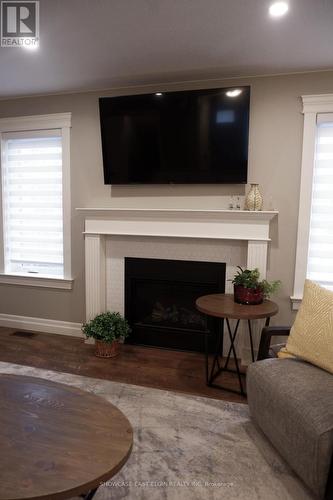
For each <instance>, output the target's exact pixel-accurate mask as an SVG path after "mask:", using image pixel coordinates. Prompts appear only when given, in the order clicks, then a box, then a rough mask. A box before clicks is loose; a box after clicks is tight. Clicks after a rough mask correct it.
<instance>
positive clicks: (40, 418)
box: [0, 375, 133, 500]
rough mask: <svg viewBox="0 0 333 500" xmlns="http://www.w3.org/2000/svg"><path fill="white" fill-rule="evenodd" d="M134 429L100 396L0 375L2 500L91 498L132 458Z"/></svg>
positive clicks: (46, 382) (43, 381)
mask: <svg viewBox="0 0 333 500" xmlns="http://www.w3.org/2000/svg"><path fill="white" fill-rule="evenodd" d="M132 442H133V431H132V427H131V424H130V423H129V421H128V420H127V418H126V417H125V416H124V415H123V413H121V411H120V410H118V409H117V408H116V407H115V406H113V405H112V404H110V403H108V402H107V401H106V400H104V399H102V398H101V397H98V396H95V395H94V394H90V393H89V392H85V391H82V390H80V389H76V388H75V387H72V386H68V385H64V384H58V383H55V382H50V381H49V380H43V379H39V378H34V377H25V376H17V375H0V500H21V499H37V498H38V499H47V498H49V499H52V500H57V499H64V498H70V497H72V496H77V495H82V494H86V498H92V496H93V495H94V493H95V491H96V489H97V488H98V486H99V485H100V483H101V482H103V481H107V480H108V479H109V478H110V477H112V476H113V475H114V474H115V473H116V472H118V471H119V470H120V469H121V467H122V466H123V465H124V463H125V462H126V461H127V459H128V457H129V455H130V453H131V449H132Z"/></svg>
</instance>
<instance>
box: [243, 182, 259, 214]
mask: <svg viewBox="0 0 333 500" xmlns="http://www.w3.org/2000/svg"><path fill="white" fill-rule="evenodd" d="M262 206H263V198H262V195H261V193H260V191H259V184H251V188H250V191H249V192H248V193H247V196H246V198H245V206H244V208H245V210H252V211H257V210H258V211H259V210H262Z"/></svg>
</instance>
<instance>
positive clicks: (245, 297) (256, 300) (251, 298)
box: [234, 285, 264, 306]
mask: <svg viewBox="0 0 333 500" xmlns="http://www.w3.org/2000/svg"><path fill="white" fill-rule="evenodd" d="M263 300H264V294H263V291H262V290H260V288H245V287H244V286H242V285H234V301H235V302H237V303H238V304H247V305H249V306H254V305H256V304H261V303H262V302H263Z"/></svg>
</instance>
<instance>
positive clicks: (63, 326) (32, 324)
mask: <svg viewBox="0 0 333 500" xmlns="http://www.w3.org/2000/svg"><path fill="white" fill-rule="evenodd" d="M0 326H2V327H7V328H18V329H19V330H29V331H34V332H44V333H55V334H58V335H67V336H70V337H79V338H85V337H84V335H83V333H82V330H81V328H82V325H81V323H71V322H68V321H57V320H54V319H47V318H31V317H30V316H17V315H15V314H2V313H0ZM0 335H1V333H0Z"/></svg>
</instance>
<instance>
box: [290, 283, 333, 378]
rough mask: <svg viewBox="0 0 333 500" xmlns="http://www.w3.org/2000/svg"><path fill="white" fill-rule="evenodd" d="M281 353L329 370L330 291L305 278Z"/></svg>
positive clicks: (332, 364) (332, 350)
mask: <svg viewBox="0 0 333 500" xmlns="http://www.w3.org/2000/svg"><path fill="white" fill-rule="evenodd" d="M285 352H286V353H288V354H293V355H294V356H297V357H299V358H302V359H304V360H305V361H309V362H310V363H312V364H313V365H316V366H319V367H320V368H323V369H324V370H327V371H329V372H331V373H333V292H331V291H330V290H327V289H326V288H323V287H321V286H319V285H317V284H316V283H313V282H312V281H310V280H306V281H305V285H304V293H303V300H302V303H301V306H300V308H299V310H298V313H297V315H296V319H295V323H294V325H293V327H292V329H291V331H290V335H289V338H288V342H287V346H286V351H285Z"/></svg>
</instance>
